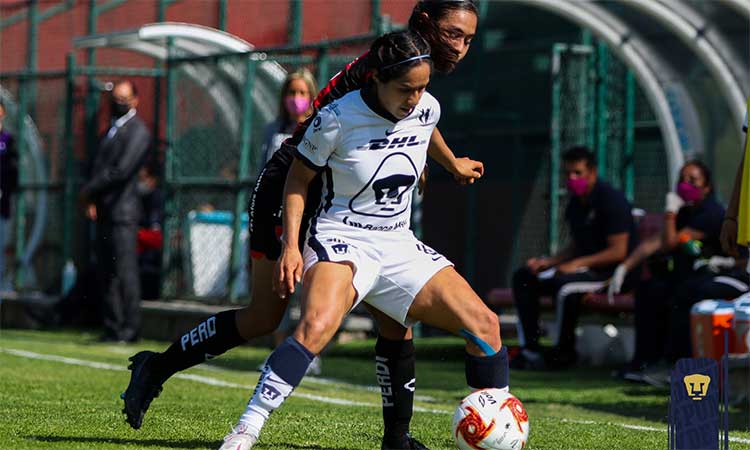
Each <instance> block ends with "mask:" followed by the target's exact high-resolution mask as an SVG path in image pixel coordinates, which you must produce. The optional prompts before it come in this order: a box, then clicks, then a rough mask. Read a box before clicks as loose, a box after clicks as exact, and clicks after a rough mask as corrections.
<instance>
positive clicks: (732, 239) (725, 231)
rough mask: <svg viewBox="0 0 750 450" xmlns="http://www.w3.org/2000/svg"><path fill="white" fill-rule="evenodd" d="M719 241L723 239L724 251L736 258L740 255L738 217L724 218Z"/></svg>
mask: <svg viewBox="0 0 750 450" xmlns="http://www.w3.org/2000/svg"><path fill="white" fill-rule="evenodd" d="M719 241H721V248H722V250H724V253H726V254H727V255H729V256H732V257H734V258H739V257H740V255H739V253H738V252H737V219H734V218H732V217H725V218H724V222H723V223H722V224H721V234H720V235H719Z"/></svg>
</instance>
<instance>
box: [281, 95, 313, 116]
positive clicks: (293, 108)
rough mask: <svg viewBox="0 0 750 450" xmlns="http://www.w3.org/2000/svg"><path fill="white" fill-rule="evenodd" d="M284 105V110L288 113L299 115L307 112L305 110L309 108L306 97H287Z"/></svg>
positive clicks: (308, 101) (308, 100)
mask: <svg viewBox="0 0 750 450" xmlns="http://www.w3.org/2000/svg"><path fill="white" fill-rule="evenodd" d="M284 105H286V109H287V111H289V112H290V113H292V114H294V115H300V114H304V113H306V112H307V109H308V108H309V107H310V99H309V98H306V97H292V96H289V97H287V98H285V99H284Z"/></svg>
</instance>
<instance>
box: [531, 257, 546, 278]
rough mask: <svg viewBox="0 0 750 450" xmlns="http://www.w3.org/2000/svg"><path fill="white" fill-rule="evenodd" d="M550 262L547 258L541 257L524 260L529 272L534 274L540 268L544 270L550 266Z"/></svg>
mask: <svg viewBox="0 0 750 450" xmlns="http://www.w3.org/2000/svg"><path fill="white" fill-rule="evenodd" d="M551 266H552V264H551V263H550V260H549V258H545V257H541V258H531V259H529V260H528V261H526V267H528V268H529V270H531V273H533V274H534V275H537V274H538V273H539V272H541V271H542V270H546V269H548V268H549V267H551Z"/></svg>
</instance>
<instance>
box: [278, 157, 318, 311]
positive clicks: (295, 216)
mask: <svg viewBox="0 0 750 450" xmlns="http://www.w3.org/2000/svg"><path fill="white" fill-rule="evenodd" d="M316 173H317V172H316V171H314V170H312V169H310V168H309V167H307V166H306V165H305V164H304V163H302V161H301V160H299V159H295V160H294V161H293V162H292V166H291V168H290V169H289V173H288V174H287V177H286V184H285V185H284V206H283V210H282V211H283V215H282V217H283V227H284V231H283V234H282V235H281V257H280V258H279V262H278V263H277V270H278V274H277V276H276V277H274V281H276V283H275V288H276V292H277V293H278V294H279V297H281V298H286V296H287V294H293V293H294V285H295V284H296V283H298V282H299V281H300V280H301V278H302V255H301V254H300V251H299V232H300V227H301V224H302V214H303V213H304V211H305V199H306V198H307V189H308V186H309V185H310V182H311V181H312V179H313V178H314V177H315V175H316Z"/></svg>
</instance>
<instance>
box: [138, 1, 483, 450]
mask: <svg viewBox="0 0 750 450" xmlns="http://www.w3.org/2000/svg"><path fill="white" fill-rule="evenodd" d="M477 14H478V12H477V8H476V5H475V4H474V2H473V1H472V0H459V1H446V0H423V1H420V2H418V3H417V5H416V6H415V7H414V10H413V12H412V15H411V17H410V19H409V28H410V29H411V30H413V31H415V32H416V33H418V34H419V35H421V36H422V37H424V39H426V40H427V42H428V43H429V45H430V46H431V48H432V61H433V63H434V64H435V68H436V69H437V70H439V71H441V72H445V73H449V72H451V71H452V70H453V69H454V68H455V66H456V64H457V63H458V62H459V61H460V60H461V59H463V57H464V56H465V55H466V53H467V52H468V50H469V46H470V44H471V41H472V39H473V38H474V34H475V33H476V27H477ZM372 67H373V66H372V58H371V57H370V55H369V54H368V53H365V54H364V55H362V56H361V57H359V58H358V59H356V60H355V61H353V62H352V63H350V64H349V65H348V66H347V67H346V68H345V69H344V70H343V71H342V72H340V73H339V74H338V75H336V76H335V77H334V78H333V79H331V81H330V82H329V83H328V85H327V86H326V87H325V88H323V90H322V91H321V92H320V93H319V94H318V97H317V99H316V100H315V102H314V107H315V109H316V110H318V109H320V108H321V107H323V106H325V105H326V104H328V103H330V102H331V101H332V100H334V99H337V98H341V97H342V96H343V95H345V94H346V93H347V92H350V91H352V90H355V89H359V88H361V87H362V86H363V85H364V84H365V82H366V80H367V79H368V78H369V75H370V72H371V71H372ZM311 124H312V120H311V119H309V120H308V121H306V122H305V125H304V126H301V127H299V128H298V129H297V131H296V132H295V134H294V136H293V137H292V138H291V139H289V140H288V141H287V142H286V143H285V144H284V145H282V147H281V149H279V150H278V151H276V152H275V153H274V155H273V157H272V158H271V160H270V161H269V162H268V163H267V164H266V166H265V167H264V169H263V171H262V172H261V173H260V175H259V176H258V180H257V182H256V185H255V189H254V191H253V196H252V198H251V201H250V207H249V213H250V249H251V255H252V257H253V264H252V286H253V292H252V300H251V302H250V304H249V305H248V306H246V307H245V308H242V309H237V310H229V311H224V312H221V313H219V314H216V315H215V316H212V317H209V318H208V319H207V320H206V321H205V322H203V323H201V324H200V325H199V326H198V327H196V328H195V329H193V330H191V331H190V332H188V333H186V334H185V335H184V336H182V337H181V338H180V339H179V340H178V341H176V342H174V343H173V344H172V345H171V346H170V347H169V348H168V349H167V350H166V351H165V352H163V353H154V352H140V353H138V354H136V355H134V356H133V357H131V358H130V360H131V361H132V364H131V370H132V373H131V379H130V384H129V385H128V388H127V390H126V391H125V393H124V395H123V398H124V400H125V408H124V411H125V413H126V415H127V420H128V423H129V424H130V425H131V426H132V427H133V428H136V429H138V428H140V426H141V424H142V421H143V417H144V415H145V413H146V411H147V410H148V407H149V405H150V404H151V401H152V400H153V399H154V397H156V396H158V395H159V393H160V392H161V389H162V384H163V383H164V382H165V381H166V380H167V379H168V378H169V377H171V376H172V375H173V374H175V373H177V372H179V371H182V370H185V369H187V368H190V367H193V366H195V365H197V364H200V363H202V362H204V361H206V360H207V359H208V358H213V357H216V356H218V355H221V354H222V353H224V352H226V351H227V350H230V349H232V348H234V347H236V346H238V345H240V344H242V343H244V342H246V341H247V340H250V339H252V338H255V337H258V336H264V335H267V334H269V333H271V332H272V331H273V330H275V329H276V328H277V327H278V324H279V322H280V321H281V318H282V317H283V314H284V311H285V309H286V308H287V302H286V301H282V300H280V299H279V296H278V295H277V294H276V293H274V292H273V289H272V285H271V282H270V280H271V277H272V273H273V268H274V264H275V261H276V259H278V257H279V255H280V253H281V245H280V243H279V240H278V231H280V229H281V217H280V214H279V211H280V210H281V200H282V192H283V186H284V181H285V179H286V175H287V172H288V171H289V167H290V166H291V163H292V160H293V159H294V156H293V155H294V149H295V147H296V145H297V144H299V142H300V141H301V138H302V136H303V135H304V132H305V130H306V129H307V127H309V126H310V125H311ZM429 144H430V145H429V149H428V154H429V155H430V156H431V157H432V158H434V159H435V160H436V161H437V162H438V163H440V164H441V165H442V166H443V167H445V168H446V169H447V170H448V171H450V172H451V173H452V174H453V175H454V176H455V177H456V178H457V179H458V180H459V181H460V182H462V183H472V182H473V181H474V180H475V179H476V178H479V177H480V176H481V175H482V174H483V171H484V167H483V166H482V164H481V163H480V162H478V161H473V160H471V159H469V158H456V157H455V156H454V155H453V152H451V150H450V149H449V148H448V146H447V145H446V144H445V141H444V140H443V138H442V136H441V135H440V133H439V131H438V130H437V129H435V130H434V131H433V133H432V135H431V136H430V143H429ZM320 190H321V186H320V182H319V178H318V180H317V181H316V182H315V183H313V186H311V188H310V199H311V200H310V201H308V202H307V205H308V210H307V211H306V214H305V220H304V221H303V225H302V228H303V232H304V227H305V226H306V225H307V221H308V220H309V218H310V217H311V216H312V215H313V214H314V212H315V207H316V205H317V196H319V192H320ZM300 242H301V240H300ZM371 312H373V315H374V316H375V318H376V320H377V321H378V331H379V337H378V341H377V343H376V345H375V353H376V359H377V360H378V361H381V362H384V363H385V364H386V365H387V366H388V370H389V372H390V374H391V378H390V383H391V386H381V388H382V390H383V392H384V395H386V393H388V392H390V393H391V395H390V396H389V397H388V398H387V399H385V398H384V400H387V401H384V402H383V404H384V407H383V419H384V422H385V427H384V439H383V442H384V448H414V449H419V448H424V447H423V446H421V445H420V444H419V443H418V442H417V441H415V440H414V439H413V438H411V437H410V436H409V435H408V430H409V422H410V420H411V416H412V405H413V399H414V392H413V390H409V389H406V388H403V386H404V385H407V384H408V385H410V386H413V381H414V345H413V342H412V339H411V337H412V333H411V329H410V328H404V327H403V326H401V325H400V324H398V323H396V322H395V321H393V320H391V319H389V318H388V317H387V316H386V315H384V314H382V313H379V312H377V311H374V310H372V309H371ZM385 405H389V406H385ZM390 405H392V406H390Z"/></svg>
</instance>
